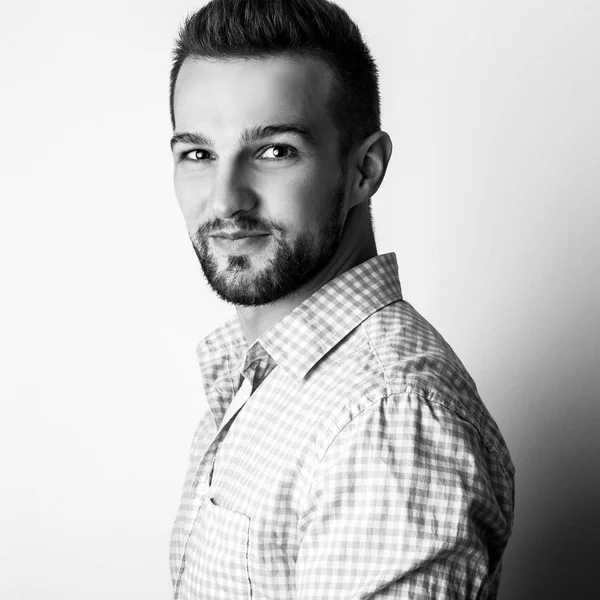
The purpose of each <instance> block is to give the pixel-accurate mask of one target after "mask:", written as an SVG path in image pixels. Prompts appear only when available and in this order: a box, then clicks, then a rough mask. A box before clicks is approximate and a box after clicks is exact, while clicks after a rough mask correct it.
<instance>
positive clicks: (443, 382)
mask: <svg viewBox="0 0 600 600" xmlns="http://www.w3.org/2000/svg"><path fill="white" fill-rule="evenodd" d="M328 368H329V369H331V374H332V375H333V379H334V381H335V382H336V384H335V385H336V386H337V388H338V389H340V390H341V389H343V393H341V394H340V395H339V396H337V398H336V400H335V401H334V402H332V404H330V405H329V407H328V415H327V418H326V419H325V422H322V424H323V425H325V423H327V424H326V426H325V427H323V429H322V430H321V432H322V436H321V439H320V444H319V445H320V449H319V451H318V454H320V456H321V459H322V458H323V456H324V455H325V454H326V453H328V452H331V451H332V449H333V448H335V447H338V448H339V447H343V446H345V445H346V444H348V443H350V444H356V443H361V442H360V440H361V439H362V440H370V441H373V440H379V441H378V442H377V443H378V444H379V445H380V447H382V448H383V447H388V446H389V445H390V444H392V445H393V444H408V443H411V440H412V443H414V444H417V442H418V440H417V438H416V435H417V434H419V435H421V438H420V442H419V443H421V444H422V443H423V439H424V438H423V437H422V434H423V432H424V431H425V432H427V433H428V435H429V437H430V438H431V439H430V440H429V442H431V443H432V444H436V443H442V444H445V445H448V444H454V445H455V446H456V447H459V446H461V445H462V444H463V443H468V445H469V446H470V447H471V448H477V452H480V453H481V454H482V455H483V458H484V462H486V463H494V464H495V465H496V467H497V468H498V469H499V470H500V471H501V472H502V474H503V476H504V477H505V478H506V480H507V481H510V482H512V480H513V478H514V467H513V465H512V462H511V458H510V454H509V452H508V449H507V447H506V443H505V441H504V439H503V437H502V434H501V433H500V430H499V428H498V426H497V424H496V422H495V421H494V419H493V417H492V416H491V414H490V413H489V411H488V410H487V408H486V406H485V405H484V403H483V402H482V400H481V398H480V396H479V393H478V391H477V387H476V385H475V383H474V381H473V379H472V378H471V376H470V375H469V373H468V372H467V370H466V368H465V367H464V365H463V364H462V362H461V361H460V359H459V358H458V357H457V355H456V354H455V352H454V351H453V350H452V348H451V347H450V345H449V344H448V343H447V342H446V341H445V340H444V338H443V337H442V336H441V334H440V333H439V332H438V331H437V330H436V329H435V328H434V327H433V326H432V325H431V324H430V323H429V322H428V321H427V320H426V319H424V318H423V317H422V316H421V315H420V314H419V313H418V312H417V311H416V310H415V309H414V308H413V307H412V306H411V305H410V304H409V303H407V302H405V301H397V302H393V303H391V304H389V305H387V306H386V307H384V308H382V309H381V310H379V311H377V312H376V313H374V314H373V315H371V316H370V317H369V318H367V319H366V320H365V321H363V322H362V323H361V325H360V326H359V327H357V328H356V329H355V330H354V331H353V332H351V333H350V334H349V336H348V338H347V339H346V340H344V342H343V343H342V344H340V347H339V348H338V349H336V350H335V351H334V352H333V353H332V355H331V357H330V360H329V361H328ZM323 416H325V415H323ZM384 440H387V441H384ZM429 442H427V443H429ZM511 485H512V483H511Z"/></svg>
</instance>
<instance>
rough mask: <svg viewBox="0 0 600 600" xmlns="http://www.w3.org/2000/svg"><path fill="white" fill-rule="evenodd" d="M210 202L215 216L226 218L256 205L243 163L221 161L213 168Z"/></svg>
mask: <svg viewBox="0 0 600 600" xmlns="http://www.w3.org/2000/svg"><path fill="white" fill-rule="evenodd" d="M210 202H211V205H212V213H213V216H215V217H220V218H222V219H227V218H230V217H233V216H234V215H236V214H237V213H239V212H247V211H249V210H252V209H253V208H254V206H255V205H256V197H255V195H254V194H253V192H252V190H251V188H250V185H249V181H248V176H247V174H246V173H245V172H244V169H243V165H240V164H236V163H235V162H232V163H231V164H225V163H224V162H223V161H221V163H220V164H219V165H218V166H217V167H216V168H215V170H214V176H213V185H212V190H211V197H210Z"/></svg>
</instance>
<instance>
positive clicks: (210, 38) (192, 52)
mask: <svg viewBox="0 0 600 600" xmlns="http://www.w3.org/2000/svg"><path fill="white" fill-rule="evenodd" d="M281 55H284V56H285V55H288V56H290V55H291V56H298V55H300V56H306V57H310V58H316V59H318V60H321V61H322V62H323V63H325V64H326V66H328V67H329V69H330V71H331V73H332V75H333V82H334V84H333V93H332V97H331V99H330V107H329V108H330V111H331V113H330V114H331V116H332V119H333V121H334V124H335V125H336V127H337V129H338V131H339V132H340V136H341V146H342V147H341V151H342V153H346V152H347V151H349V150H350V149H351V147H352V146H353V144H354V143H356V142H361V141H362V140H363V139H365V138H366V137H367V136H369V135H371V134H372V133H374V132H376V131H379V129H380V128H381V117H380V99H379V85H378V72H377V66H376V65H375V61H374V60H373V57H372V56H371V53H370V51H369V49H368V47H367V45H366V44H365V42H364V41H363V39H362V36H361V34H360V31H359V29H358V27H357V26H356V24H355V23H354V22H353V21H352V19H350V17H349V16H348V14H347V13H346V11H345V10H344V9H342V8H341V7H339V6H338V5H337V4H334V3H333V2H329V1H328V0H212V2H209V3H208V4H207V5H206V6H204V7H202V8H201V9H200V10H198V11H197V12H195V13H194V14H192V15H191V16H189V17H188V18H187V19H186V20H185V22H184V23H183V25H182V26H181V28H180V30H179V35H178V38H177V40H176V43H175V48H174V52H173V66H172V68H171V82H170V96H169V100H170V109H171V124H172V126H173V129H175V114H174V109H173V96H174V92H175V85H176V83H177V76H178V75H179V70H180V69H181V66H182V65H183V63H184V61H185V60H186V59H188V58H189V59H195V58H209V59H240V58H251V59H254V58H264V57H271V56H281Z"/></svg>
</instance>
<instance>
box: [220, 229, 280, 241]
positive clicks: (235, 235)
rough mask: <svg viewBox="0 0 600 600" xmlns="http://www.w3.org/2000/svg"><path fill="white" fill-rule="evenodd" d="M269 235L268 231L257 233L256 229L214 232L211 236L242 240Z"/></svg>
mask: <svg viewBox="0 0 600 600" xmlns="http://www.w3.org/2000/svg"><path fill="white" fill-rule="evenodd" d="M265 235H269V234H268V233H256V232H254V231H234V232H229V233H228V232H223V233H213V234H211V235H210V236H209V237H215V238H225V239H226V240H241V239H242V238H250V237H263V236H265Z"/></svg>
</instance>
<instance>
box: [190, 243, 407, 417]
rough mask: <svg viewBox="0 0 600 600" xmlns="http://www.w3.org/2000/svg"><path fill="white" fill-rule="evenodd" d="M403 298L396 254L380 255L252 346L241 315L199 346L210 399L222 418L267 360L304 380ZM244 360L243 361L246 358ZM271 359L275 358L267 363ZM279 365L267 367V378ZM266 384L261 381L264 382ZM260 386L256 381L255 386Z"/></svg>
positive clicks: (317, 295) (264, 369)
mask: <svg viewBox="0 0 600 600" xmlns="http://www.w3.org/2000/svg"><path fill="white" fill-rule="evenodd" d="M401 299H402V291H401V288H400V281H399V279H398V263H397V260H396V255H395V254H394V253H389V254H383V255H380V256H376V257H374V258H372V259H370V260H368V261H366V262H364V263H362V264H360V265H358V266H356V267H354V268H352V269H350V270H348V271H346V272H344V273H342V274H340V275H338V276H337V277H336V278H335V279H333V280H331V281H330V282H329V283H327V284H326V285H324V286H323V287H322V288H320V289H319V290H317V291H316V292H315V293H314V294H313V295H312V296H310V297H309V298H307V299H306V300H305V301H304V302H302V304H300V305H298V306H297V307H296V308H295V309H294V310H292V311H291V312H290V313H289V314H287V315H286V316H285V317H284V318H283V319H281V320H280V321H279V322H278V323H276V324H275V325H274V326H273V327H271V328H270V329H269V330H268V331H266V332H265V333H264V334H263V335H262V336H261V337H260V338H259V339H258V340H257V341H256V342H255V343H254V344H253V345H252V346H251V347H250V348H249V349H248V350H246V342H245V338H244V333H243V330H242V327H241V324H240V322H239V320H238V318H237V316H236V317H234V318H233V319H231V320H229V321H228V322H227V323H225V324H224V325H222V326H221V327H219V328H218V329H216V330H215V331H213V332H212V333H211V334H210V335H209V336H207V337H206V338H204V340H202V341H201V342H200V344H199V345H198V348H197V353H198V359H199V362H200V368H201V371H202V379H203V383H204V388H205V393H206V397H207V400H208V403H209V406H210V408H211V410H212V412H213V414H214V415H215V418H216V419H217V423H218V422H219V421H220V419H222V417H223V415H224V414H225V411H226V409H227V406H223V400H224V399H227V405H228V404H229V402H230V401H231V398H232V397H233V395H234V394H235V392H236V391H237V389H238V388H239V385H240V383H241V373H243V375H244V376H246V377H247V376H248V375H249V372H250V371H252V370H253V369H254V368H256V365H257V364H259V363H260V361H261V359H263V358H268V357H270V358H272V359H273V361H274V362H275V364H276V365H279V366H280V367H281V368H282V369H284V370H286V371H288V372H289V373H291V374H292V375H294V376H296V377H298V378H303V377H304V376H305V375H306V374H307V373H308V372H309V371H310V370H311V369H312V368H313V367H314V366H315V365H316V364H317V363H318V362H319V360H321V358H323V356H325V354H327V352H329V350H331V349H332V348H333V347H334V346H335V345H336V344H338V343H339V342H340V341H341V340H342V339H344V338H345V337H346V336H347V335H348V334H349V333H350V332H351V331H352V330H354V329H355V328H356V327H358V325H360V324H361V323H362V322H363V321H364V320H365V319H366V318H368V317H369V316H370V315H372V314H373V313H374V312H376V311H378V310H379V309H381V308H383V307H384V306H387V305H388V304H391V303H392V302H395V301H397V300H401ZM242 360H243V362H242ZM267 362H270V361H267ZM273 366H274V365H273V364H270V365H268V366H265V365H263V367H262V373H261V375H262V377H261V380H262V378H264V376H266V374H268V373H269V372H270V371H271V370H272V368H273ZM258 383H260V382H258ZM256 385H257V383H256V381H255V382H254V385H253V388H255V387H256Z"/></svg>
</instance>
